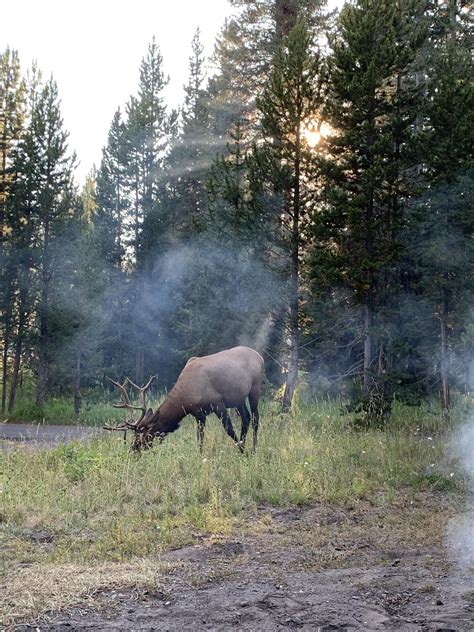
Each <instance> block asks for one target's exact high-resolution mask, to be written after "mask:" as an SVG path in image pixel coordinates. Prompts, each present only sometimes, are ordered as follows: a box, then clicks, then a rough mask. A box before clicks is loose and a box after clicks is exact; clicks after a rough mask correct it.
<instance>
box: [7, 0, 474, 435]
mask: <svg viewBox="0 0 474 632" xmlns="http://www.w3.org/2000/svg"><path fill="white" fill-rule="evenodd" d="M231 4H232V12H233V13H232V15H231V16H230V17H229V19H228V20H227V21H226V23H225V24H224V25H223V27H222V30H221V32H220V33H219V35H218V37H217V40H216V43H215V49H214V53H213V55H212V58H211V59H209V60H208V59H205V57H204V55H203V46H202V44H201V41H200V34H199V30H198V31H197V32H196V34H195V36H194V38H193V40H192V42H190V48H189V79H188V82H187V84H186V85H185V87H184V92H183V100H182V105H181V107H180V108H179V109H178V110H172V109H170V107H169V106H168V105H167V103H166V100H165V98H164V95H163V91H164V89H165V87H166V85H167V82H168V77H167V76H165V74H164V71H163V67H162V66H163V59H162V56H161V53H160V47H159V42H158V41H156V40H155V39H153V40H152V41H151V42H149V43H147V42H144V56H143V59H142V62H141V64H140V68H139V81H138V85H137V86H130V92H132V93H133V94H132V96H131V97H130V99H129V100H128V102H127V103H126V106H125V107H124V108H118V109H117V110H116V111H115V112H111V116H110V128H109V131H108V137H107V142H106V144H105V146H104V147H103V151H102V159H101V161H100V164H98V165H97V166H96V168H94V169H93V170H92V171H91V172H90V174H89V175H88V177H87V179H86V181H85V182H78V180H77V178H76V177H75V165H76V157H75V154H74V148H73V147H71V146H70V144H69V143H68V132H67V130H66V129H65V126H64V124H63V119H62V115H61V95H60V94H58V88H57V85H56V83H55V81H54V78H49V79H48V78H45V77H44V76H43V75H42V72H41V68H38V67H37V66H36V65H33V67H31V68H25V67H23V66H22V65H21V51H17V50H14V49H11V48H7V49H6V50H4V51H2V52H1V57H0V63H1V65H0V135H1V141H0V156H1V162H0V226H1V236H0V240H1V255H0V256H1V277H0V336H1V344H0V347H1V354H2V357H1V361H0V366H1V380H0V382H1V398H2V399H1V408H2V415H3V417H4V418H5V417H8V416H11V415H15V409H16V405H17V402H18V401H19V398H23V399H24V398H27V399H28V400H29V401H30V402H31V406H32V407H33V410H35V411H36V412H35V414H36V415H37V416H38V418H41V416H42V410H43V408H44V406H45V403H46V402H47V401H48V398H51V397H56V396H64V397H67V398H69V399H70V401H71V402H74V407H75V410H76V413H79V411H80V410H81V407H82V406H84V405H85V404H86V403H87V402H90V401H97V400H98V399H100V398H102V397H105V396H107V394H108V392H109V388H112V387H110V385H108V383H107V382H106V377H107V376H112V377H114V378H116V379H119V378H120V379H123V378H124V377H125V376H130V377H131V378H132V379H133V380H134V381H136V382H137V383H143V382H145V381H146V380H147V379H148V376H150V375H153V374H156V375H157V376H158V380H157V388H159V390H161V391H164V390H166V389H168V388H169V387H170V386H171V385H172V384H173V383H174V381H175V380H176V377H177V375H178V374H179V371H180V370H181V369H182V367H183V366H184V364H185V362H186V360H187V359H188V358H189V357H190V356H198V355H205V354H209V353H213V352H215V351H219V350H221V349H226V348H229V347H232V346H235V345H239V344H244V345H248V346H251V347H253V348H255V349H257V350H259V351H260V353H262V355H263V356H264V358H265V363H266V377H267V381H268V384H267V387H268V389H269V390H272V392H274V393H278V397H280V399H281V404H282V407H283V409H284V410H289V409H290V408H291V405H292V401H293V395H294V393H295V389H298V388H300V387H301V388H302V389H305V392H307V393H309V396H314V397H321V396H328V397H341V398H343V399H344V401H346V402H347V403H348V405H349V406H353V407H354V409H358V410H359V411H360V412H361V415H362V417H363V419H364V420H365V421H366V422H367V423H374V424H386V423H390V415H391V408H392V402H393V401H394V400H395V399H397V400H400V401H403V402H405V403H407V404H410V405H417V404H419V402H420V401H422V400H425V399H426V398H435V399H437V400H438V401H439V406H440V409H441V410H442V411H444V414H445V415H447V416H448V415H449V410H450V406H451V398H452V395H453V393H459V392H460V393H466V392H469V390H470V389H472V385H473V379H474V354H473V352H474V347H473V333H474V329H473V321H472V316H473V287H474V286H473V267H472V264H473V240H472V234H473V227H474V226H473V223H474V214H473V213H472V189H473V172H472V153H471V151H472V129H473V127H472V114H473V111H474V107H473V95H472V85H471V83H470V78H471V73H472V65H471V56H470V44H471V41H470V35H471V33H470V30H469V26H470V23H469V3H468V2H467V1H465V0H403V1H400V2H391V1H387V0H353V1H351V2H347V3H346V4H345V5H344V6H343V7H342V9H341V10H340V12H339V13H337V12H335V11H333V12H330V11H328V9H327V8H326V7H325V2H324V1H322V0H261V1H258V2H256V1H251V0H232V3H231ZM210 69H211V70H210Z"/></svg>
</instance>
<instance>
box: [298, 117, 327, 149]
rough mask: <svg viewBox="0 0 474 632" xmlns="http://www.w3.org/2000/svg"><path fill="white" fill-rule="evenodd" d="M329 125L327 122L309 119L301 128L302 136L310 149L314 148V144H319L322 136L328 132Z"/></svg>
mask: <svg viewBox="0 0 474 632" xmlns="http://www.w3.org/2000/svg"><path fill="white" fill-rule="evenodd" d="M329 130H330V127H329V125H328V124H327V123H324V121H323V122H321V123H317V122H316V121H311V122H310V123H307V124H306V125H305V126H304V128H303V136H304V139H305V141H306V143H307V145H308V147H311V149H314V147H316V145H319V143H320V142H321V138H324V137H325V136H327V135H328V134H329Z"/></svg>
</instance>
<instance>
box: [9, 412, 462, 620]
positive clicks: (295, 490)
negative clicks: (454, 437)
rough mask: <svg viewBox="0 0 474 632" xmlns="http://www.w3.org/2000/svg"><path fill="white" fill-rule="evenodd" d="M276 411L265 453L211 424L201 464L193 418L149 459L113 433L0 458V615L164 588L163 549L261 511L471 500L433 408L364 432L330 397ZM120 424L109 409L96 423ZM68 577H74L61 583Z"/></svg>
mask: <svg viewBox="0 0 474 632" xmlns="http://www.w3.org/2000/svg"><path fill="white" fill-rule="evenodd" d="M465 406H466V403H465V402H460V404H459V407H458V411H457V413H456V415H457V416H458V417H462V415H463V412H464V411H463V408H464V407H465ZM106 411H107V412H106ZM278 411H279V405H278V404H277V403H275V402H267V403H265V404H264V405H263V406H262V411H261V412H262V414H261V417H262V421H261V430H260V434H259V446H258V449H257V452H256V453H255V454H253V453H248V454H246V455H245V456H241V455H240V454H239V452H238V451H237V449H236V447H235V446H234V444H233V443H232V441H231V440H230V439H229V438H228V437H227V435H225V433H224V431H223V429H222V427H221V425H220V423H219V422H218V420H217V419H216V418H215V417H210V418H209V422H208V425H207V427H206V436H205V448H204V452H203V454H200V453H199V450H198V447H197V441H196V432H195V422H194V421H193V420H192V418H187V419H185V420H184V421H183V424H182V427H181V428H180V429H179V430H178V431H177V432H175V433H174V434H172V435H170V436H168V437H167V438H166V440H165V442H164V443H163V444H162V445H158V444H156V445H155V447H154V448H153V450H151V451H149V452H147V453H144V454H143V455H142V457H141V458H137V457H136V456H134V455H131V454H130V452H129V450H128V446H127V445H124V443H123V441H122V440H121V437H120V436H117V435H114V434H107V433H105V432H104V436H103V437H101V438H99V439H97V440H94V441H90V442H87V443H79V442H75V443H70V444H68V445H61V446H59V447H56V448H53V449H46V450H38V451H32V450H31V449H27V448H24V447H21V446H17V447H15V448H14V449H11V450H5V451H3V452H0V550H1V551H2V558H3V562H4V568H3V571H2V575H3V581H4V584H5V586H8V587H9V589H8V591H7V592H6V593H5V594H6V595H7V596H6V598H5V599H6V601H4V602H3V604H2V603H1V600H0V611H1V609H2V607H3V609H4V610H5V611H6V612H7V613H8V617H9V620H10V621H14V620H18V617H19V616H20V615H18V612H20V614H21V613H23V615H24V613H29V614H30V615H31V616H32V615H34V614H38V613H39V612H42V611H43V610H44V609H45V608H46V609H47V608H54V607H65V606H67V605H69V604H71V603H75V599H76V598H77V594H78V593H80V594H81V595H82V597H84V595H85V596H86V597H87V595H89V594H93V593H94V591H97V590H99V591H100V589H101V587H103V586H110V585H112V586H114V585H115V584H117V585H126V586H130V587H135V586H146V585H148V584H150V583H152V584H154V585H155V586H156V584H157V581H158V580H157V577H158V575H157V573H159V568H160V563H159V554H160V552H161V551H163V550H165V549H168V548H170V547H179V546H181V545H185V544H188V543H191V542H194V541H195V540H196V537H198V536H202V535H204V536H210V537H224V538H225V537H227V536H228V535H229V534H231V533H233V532H235V531H236V530H239V529H243V530H246V531H250V532H251V531H252V529H255V530H258V529H259V528H260V526H261V525H260V526H259V520H260V518H259V516H260V517H261V512H258V508H259V507H261V506H262V505H263V506H266V507H268V506H283V507H286V506H293V505H306V504H313V503H324V504H330V503H333V504H335V505H339V506H357V505H358V503H369V504H370V505H375V506H381V507H384V508H390V507H394V508H395V507H396V506H397V503H400V501H401V498H403V499H404V500H403V502H405V499H406V498H410V495H411V496H412V497H413V498H416V495H417V494H418V493H419V492H420V491H423V490H433V491H441V492H445V493H446V494H447V497H449V498H452V499H454V500H456V501H457V499H459V498H460V496H461V492H462V490H463V489H464V486H465V481H464V479H463V477H462V474H461V473H459V472H457V471H456V469H455V467H454V465H453V464H452V463H450V462H449V461H448V460H447V457H446V456H445V450H444V447H445V437H446V431H447V430H448V431H449V430H450V429H446V427H445V426H444V425H443V422H442V420H441V418H440V416H439V414H438V413H437V411H435V410H434V409H430V408H429V405H428V404H427V405H426V406H425V407H423V408H419V409H413V408H407V407H404V406H402V405H399V404H396V405H395V408H394V416H393V419H392V421H391V423H390V426H389V428H387V429H386V430H385V431H380V430H369V431H364V432H358V431H356V430H354V427H353V425H352V417H351V416H349V415H343V414H342V413H341V408H340V406H339V405H338V404H336V403H334V402H331V401H324V402H319V403H317V404H315V403H313V404H311V405H310V404H307V403H306V404H303V403H300V404H299V403H298V402H296V404H295V407H294V411H293V414H292V415H291V416H285V415H281V414H280V413H279V412H278ZM119 412H120V411H119ZM106 414H107V416H105V415H106ZM110 420H111V415H110V409H109V408H107V409H105V407H104V406H102V407H101V406H98V407H97V408H96V409H95V410H94V411H93V416H92V417H90V418H89V419H88V421H89V422H90V423H103V422H104V421H110ZM453 423H454V422H453ZM249 439H250V441H249V444H251V436H249ZM68 569H69V570H68ZM71 569H75V570H74V573H73V576H74V580H71V582H68V585H67V586H64V582H62V583H61V585H62V587H61V585H60V586H59V587H58V577H61V576H62V577H64V573H66V572H67V573H68V574H69V575H70V574H71ZM107 569H108V570H107ZM25 573H26V575H27V576H26V575H25ZM46 578H47V579H46ZM0 579H1V575H0ZM25 582H27V583H28V585H29V586H31V587H34V586H37V588H32V589H31V590H30V591H28V592H27V593H25V595H26V596H25V599H27V601H28V600H30V601H31V603H30V601H28V603H27V602H26V601H25V603H23V604H22V606H21V608H20V610H18V612H17V610H15V608H16V605H15V604H14V602H15V600H16V597H14V596H15V595H17V594H18V592H17V588H19V587H21V586H22V585H24V583H25ZM2 583H3V582H2ZM15 587H16V588H15ZM20 592H21V591H20ZM8 595H10V597H8ZM12 595H13V597H12ZM28 595H29V596H28ZM12 599H13V601H12ZM86 600H87V599H86ZM15 613H16V614H15Z"/></svg>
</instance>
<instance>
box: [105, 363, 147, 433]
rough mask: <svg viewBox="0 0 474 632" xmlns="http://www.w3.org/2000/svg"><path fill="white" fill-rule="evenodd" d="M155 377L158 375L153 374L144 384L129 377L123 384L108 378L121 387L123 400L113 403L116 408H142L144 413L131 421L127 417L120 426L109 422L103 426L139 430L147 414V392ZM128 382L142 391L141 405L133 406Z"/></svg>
mask: <svg viewBox="0 0 474 632" xmlns="http://www.w3.org/2000/svg"><path fill="white" fill-rule="evenodd" d="M155 378H156V375H153V376H152V377H151V378H150V379H149V380H148V382H147V383H146V384H145V385H144V386H137V385H136V384H135V383H134V382H132V380H131V379H130V378H128V377H126V378H125V380H124V382H123V384H120V382H115V380H112V379H111V378H110V377H109V378H107V379H108V380H109V382H111V383H112V384H113V385H114V386H116V387H117V388H118V389H119V391H120V393H121V396H122V400H121V401H120V403H119V404H112V406H113V407H114V408H126V409H127V410H130V411H134V410H141V411H142V414H141V415H140V418H139V419H137V420H136V421H130V420H128V419H127V420H125V421H123V422H122V424H121V425H120V426H110V425H109V424H105V425H104V426H103V428H104V430H121V431H122V432H126V431H127V430H135V431H137V429H138V426H139V424H140V422H141V421H142V419H143V418H144V417H145V414H146V392H147V391H148V389H149V388H150V386H151V385H152V383H153V380H154V379H155ZM127 384H130V386H132V387H133V388H135V389H137V390H138V392H139V393H140V395H141V400H142V401H141V404H142V405H141V406H133V405H132V403H131V402H130V399H129V396H128V393H127V388H126V387H127Z"/></svg>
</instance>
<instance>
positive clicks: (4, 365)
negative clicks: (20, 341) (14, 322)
mask: <svg viewBox="0 0 474 632" xmlns="http://www.w3.org/2000/svg"><path fill="white" fill-rule="evenodd" d="M9 348H10V331H9V327H8V325H5V330H4V332H3V349H2V415H4V414H5V412H6V406H7V386H8V384H7V381H8V351H9Z"/></svg>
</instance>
